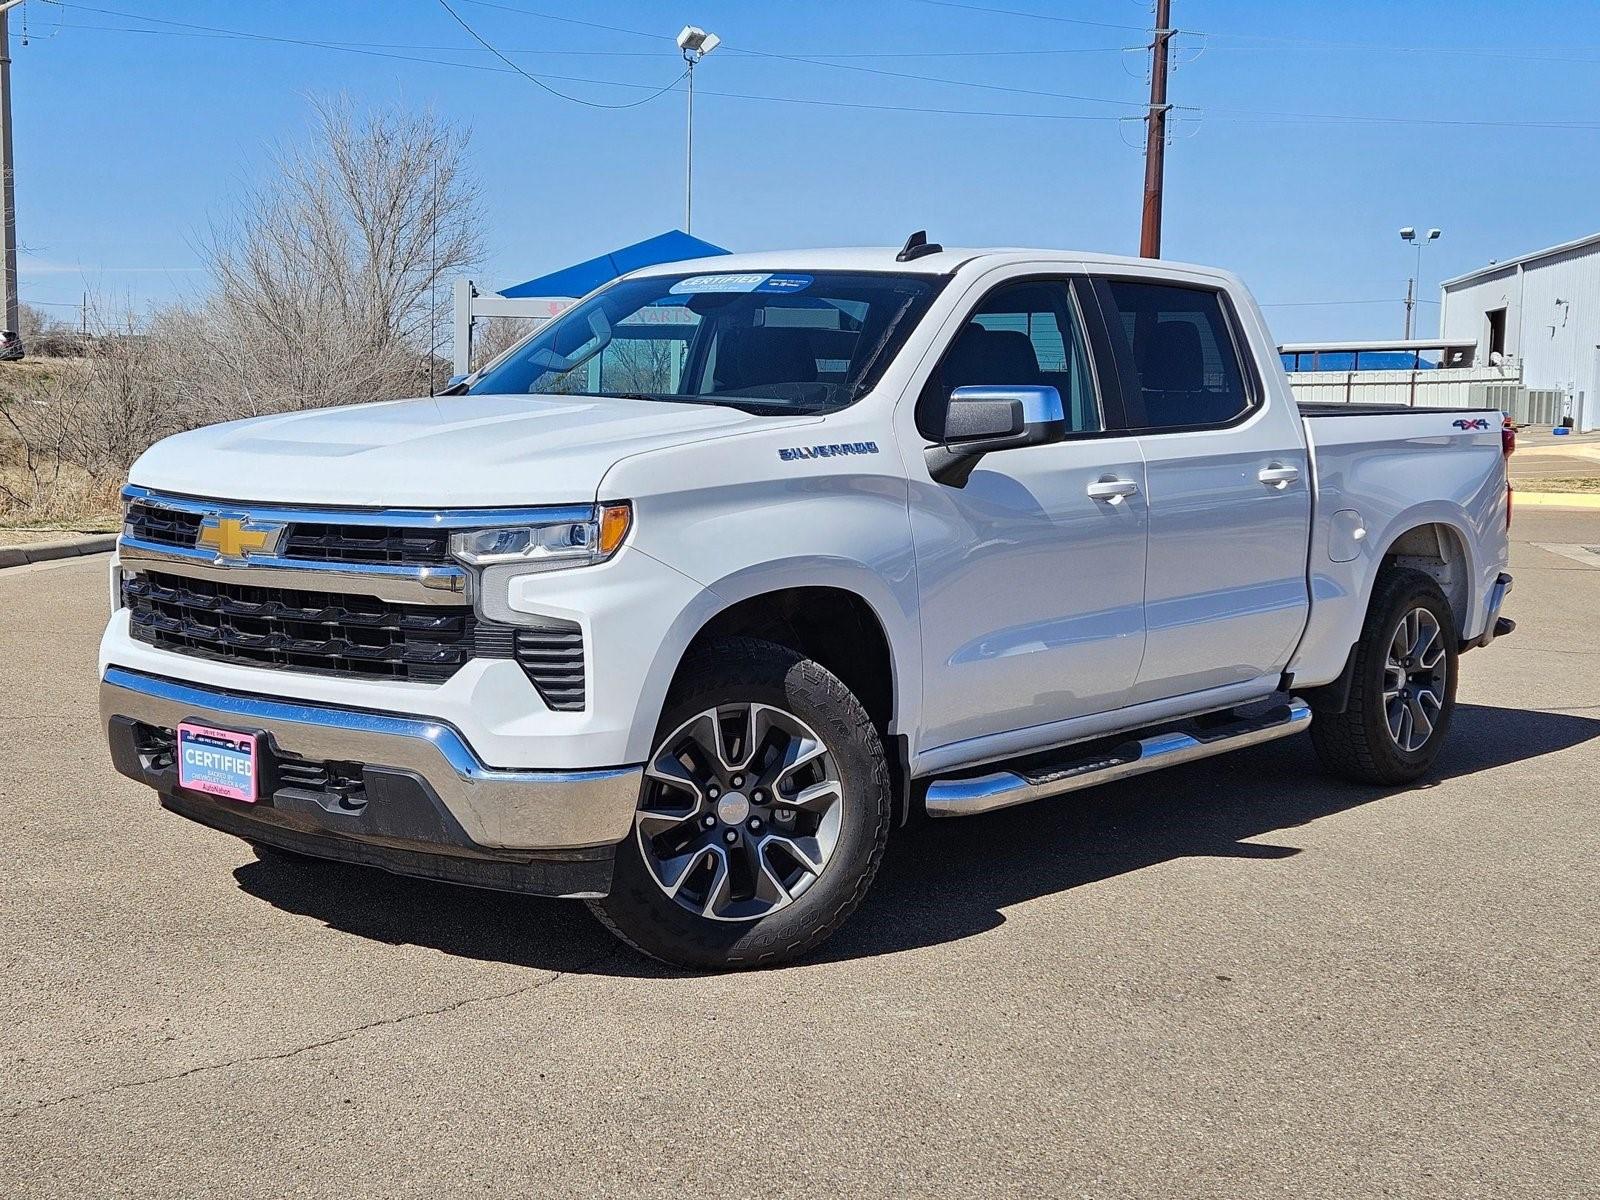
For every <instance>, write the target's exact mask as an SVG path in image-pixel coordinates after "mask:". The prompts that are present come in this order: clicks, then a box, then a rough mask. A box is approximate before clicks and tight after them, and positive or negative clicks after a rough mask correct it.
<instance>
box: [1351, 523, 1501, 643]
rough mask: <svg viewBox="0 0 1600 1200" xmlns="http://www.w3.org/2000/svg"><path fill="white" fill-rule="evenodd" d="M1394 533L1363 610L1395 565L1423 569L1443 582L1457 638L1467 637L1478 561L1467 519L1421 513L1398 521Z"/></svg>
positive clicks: (1385, 545)
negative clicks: (1465, 522)
mask: <svg viewBox="0 0 1600 1200" xmlns="http://www.w3.org/2000/svg"><path fill="white" fill-rule="evenodd" d="M1393 528H1395V529H1397V530H1398V532H1393V533H1392V534H1391V535H1390V536H1389V537H1388V539H1387V541H1386V542H1385V543H1384V549H1383V553H1382V554H1381V555H1380V556H1379V558H1378V564H1377V567H1376V569H1375V570H1374V571H1373V572H1372V578H1371V579H1369V580H1368V581H1367V589H1366V590H1367V595H1366V603H1365V604H1364V605H1363V606H1362V610H1363V612H1364V611H1365V610H1366V609H1367V608H1369V607H1370V606H1371V604H1372V597H1373V594H1374V592H1375V591H1376V589H1377V584H1378V579H1379V578H1380V577H1381V576H1382V574H1383V573H1384V572H1385V571H1386V570H1388V569H1390V568H1392V567H1410V568H1412V569H1414V570H1418V571H1421V572H1422V573H1423V574H1424V575H1427V576H1429V577H1430V578H1431V579H1432V580H1433V581H1434V582H1435V583H1437V584H1438V585H1439V590H1440V591H1442V592H1443V593H1444V597H1445V600H1446V602H1447V603H1448V604H1449V605H1450V615H1451V617H1452V619H1453V620H1454V622H1455V631H1456V636H1457V638H1464V637H1466V636H1467V632H1468V629H1467V627H1468V623H1469V622H1470V620H1471V618H1472V586H1473V580H1474V579H1475V578H1476V577H1477V576H1476V564H1475V563H1474V562H1473V557H1472V540H1471V539H1470V538H1469V537H1468V536H1467V533H1466V530H1465V528H1464V527H1463V522H1462V521H1461V520H1460V519H1459V518H1458V519H1452V518H1451V516H1450V515H1449V514H1440V513H1432V514H1426V515H1424V514H1417V515H1415V516H1414V517H1412V518H1411V519H1404V518H1402V519H1401V520H1399V521H1396V522H1395V525H1394V527H1393Z"/></svg>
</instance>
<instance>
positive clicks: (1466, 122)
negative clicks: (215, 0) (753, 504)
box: [47, 0, 1600, 130]
mask: <svg viewBox="0 0 1600 1200" xmlns="http://www.w3.org/2000/svg"><path fill="white" fill-rule="evenodd" d="M47 2H48V3H51V4H55V5H58V6H60V7H62V8H72V9H77V10H81V11H84V12H93V13H98V14H101V15H103V16H112V17H123V18H130V19H133V20H138V21H149V22H154V23H157V24H161V25H165V26H173V27H177V28H180V29H182V30H185V31H190V32H191V33H193V34H194V35H220V36H227V37H235V38H241V39H246V40H250V41H260V42H270V43H277V44H283V45H292V46H303V47H310V48H313V49H321V50H333V51H337V52H339V53H343V54H359V55H365V56H368V57H375V58H384V59H390V60H393V61H398V62H412V63H423V64H427V65H431V66H439V67H449V68H452V69H455V70H465V71H487V72H492V73H494V74H513V73H514V74H522V75H527V74H529V73H527V72H523V71H522V70H521V69H520V68H518V67H517V66H516V65H515V64H514V63H512V64H509V65H508V66H506V67H495V66H490V65H487V64H483V63H468V62H459V61H455V60H450V59H440V58H427V57H422V56H419V55H411V54H401V53H396V52H394V51H390V50H380V49H371V48H365V47H362V46H360V45H358V44H354V43H351V44H345V43H339V42H327V41H317V40H313V39H309V38H294V37H285V36H283V35H278V34H266V33H255V32H250V31H247V30H237V29H225V28H221V27H219V26H214V25H197V24H194V23H191V22H187V21H174V20H170V19H167V18H162V17H149V16H145V15H144V14H142V13H130V12H124V11H119V10H116V9H108V8H100V7H96V6H92V5H86V4H77V3H74V2H73V0H47ZM465 2H467V3H474V4H480V5H482V6H484V7H489V8H498V9H504V10H506V11H508V12H516V13H521V14H523V15H525V16H535V17H548V18H549V19H551V20H558V21H564V22H567V23H570V24H580V25H595V22H589V21H579V20H577V19H576V18H570V17H554V16H550V15H549V14H545V13H537V12H533V11H532V10H529V9H523V8H514V7H512V6H510V5H505V4H493V3H489V0H465ZM1032 15H1037V14H1032ZM599 27H600V28H604V29H608V30H611V31H614V32H621V33H628V34H634V35H636V36H641V37H651V38H654V37H657V36H662V37H665V35H656V34H646V33H643V32H642V31H639V30H628V29H621V28H620V27H617V26H599ZM140 32H156V31H154V30H150V31H140ZM666 40H668V41H670V40H671V39H670V38H668V39H666ZM733 49H738V48H737V47H734V48H733ZM745 53H753V52H749V51H745ZM779 57H781V56H779ZM540 78H541V79H545V80H553V81H556V82H561V83H582V84H590V85H593V86H596V87H612V88H625V89H630V90H646V91H649V92H651V93H652V95H651V97H647V98H646V99H651V98H654V97H655V96H658V95H660V94H661V93H662V91H663V90H665V91H670V90H672V88H674V87H676V86H677V84H678V82H679V81H680V80H681V76H680V77H679V79H675V80H674V81H673V82H672V83H671V84H668V85H667V87H666V88H665V89H661V88H658V87H657V86H656V85H653V84H640V83H632V82H628V81H625V80H619V79H595V78H590V77H586V76H579V75H557V74H552V73H549V72H541V73H540ZM927 78H928V79H929V81H930V82H938V81H940V77H933V76H930V77H927ZM945 82H949V81H945ZM701 94H702V95H705V96H715V97H717V98H719V99H728V100H748V101H754V102H757V103H765V104H790V105H794V104H801V105H811V106H815V107H823V108H845V109H855V110H860V111H878V112H899V113H927V114H930V115H936V116H962V117H992V118H998V119H1002V120H1047V121H1057V120H1079V121H1118V120H1123V119H1125V118H1121V117H1117V116H1110V115H1100V114H1089V113H1050V112H1013V111H1006V110H997V109H967V108H951V107H945V106H938V105H915V104H875V103H870V102H866V101H843V100H824V99H818V98H814V97H801V96H767V95H760V94H755V93H749V92H732V91H712V90H702V91H701ZM1102 99H1105V98H1102ZM1110 102H1112V103H1119V104H1120V103H1123V102H1122V101H1110ZM598 107H611V106H608V105H599V106H598ZM1189 111H1194V112H1199V111H1200V110H1198V109H1193V110H1189ZM1205 111H1206V112H1207V114H1208V115H1209V114H1220V115H1216V116H1215V117H1214V118H1212V119H1216V120H1221V121H1228V122H1233V123H1240V124H1250V123H1258V122H1259V123H1272V124H1283V123H1296V122H1301V123H1307V124H1333V123H1341V122H1346V123H1354V124H1372V123H1379V124H1391V125H1420V126H1444V127H1463V128H1473V127H1482V128H1497V129H1555V130H1589V129H1600V122H1593V121H1590V122H1585V121H1490V120H1472V119H1467V118H1455V119H1451V118H1432V117H1407V116H1403V115H1393V114H1380V115H1361V114H1350V113H1305V112H1275V111H1270V110H1257V109H1244V108H1208V109H1207V110H1205Z"/></svg>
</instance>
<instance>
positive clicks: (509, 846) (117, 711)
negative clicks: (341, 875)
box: [100, 666, 643, 850]
mask: <svg viewBox="0 0 1600 1200" xmlns="http://www.w3.org/2000/svg"><path fill="white" fill-rule="evenodd" d="M117 717H123V718H127V719H129V720H132V721H136V722H138V723H140V724H142V725H148V726H152V727H154V728H156V729H163V730H171V729H173V728H175V727H176V726H177V725H178V724H179V722H181V721H185V720H194V721H199V722H203V723H205V724H211V725H218V726H221V727H224V728H233V729H239V730H241V731H247V732H255V731H261V732H264V733H266V734H267V735H269V737H270V741H271V745H272V747H273V748H274V749H275V750H276V751H277V752H278V753H281V754H283V755H286V756H289V757H292V758H302V759H307V760H310V761H312V762H339V763H360V764H363V765H366V766H374V767H382V768H387V769H390V770H392V771H396V772H409V773H413V774H415V775H416V776H418V777H420V778H421V779H422V780H423V781H425V782H426V784H427V785H428V787H429V788H430V789H431V790H432V792H433V794H434V795H435V796H436V797H437V798H438V800H439V802H440V804H442V805H443V807H444V808H445V809H446V810H447V811H448V813H449V814H450V816H451V817H453V818H454V820H455V822H456V823H457V824H459V826H460V828H461V830H462V831H463V832H464V833H465V835H466V837H467V838H469V839H470V840H471V842H472V843H473V845H474V846H476V847H482V848H485V849H491V850H524V849H526V850H567V849H577V848H581V847H589V846H606V845H611V844H614V843H616V842H619V841H621V840H622V839H623V838H624V837H626V836H627V834H628V832H629V830H630V829H631V828H632V825H633V814H634V811H635V809H636V807H637V805H638V799H639V786H640V781H641V778H642V775H643V768H641V767H638V766H623V767H605V768H600V769H596V770H584V771H536V770H528V771H507V770H498V769H495V768H491V767H487V766H485V765H484V764H483V762H482V761H481V760H480V759H479V758H478V756H477V755H476V754H474V753H473V751H472V748H471V747H470V746H469V745H467V743H466V741H465V739H463V738H462V736H461V734H460V733H458V732H457V731H456V730H455V729H453V728H452V727H451V726H449V725H447V724H445V723H443V722H438V721H429V720H424V719H420V718H416V717H399V716H390V715H387V714H384V713H376V712H363V711H360V710H355V709H344V708H333V707H326V706H322V705H314V704H300V703H296V702H294V701H291V700H280V699H274V698H272V697H267V696H251V695H242V694H239V693H236V692H224V691H218V690H215V689H212V688H204V687H196V686H193V685H191V684H186V683H179V682H177V681H175V680H171V679H163V678H160V677H158V676H154V675H146V674H143V673H141V672H137V671H129V670H125V669H123V668H121V667H114V666H113V667H108V668H107V669H106V673H105V678H104V679H103V680H102V681H101V684H100V724H101V728H102V730H103V731H104V730H107V729H109V728H110V725H111V722H112V721H113V720H114V719H115V718H117ZM237 807H239V808H247V807H248V806H242V805H241V806H237ZM337 820H338V818H337V817H334V818H333V820H332V822H331V823H333V824H334V827H335V832H336V831H337V825H336V822H337Z"/></svg>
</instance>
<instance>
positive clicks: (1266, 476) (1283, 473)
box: [1256, 463, 1300, 492]
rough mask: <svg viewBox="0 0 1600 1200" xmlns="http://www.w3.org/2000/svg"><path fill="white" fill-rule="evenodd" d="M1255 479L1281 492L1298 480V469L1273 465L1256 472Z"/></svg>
mask: <svg viewBox="0 0 1600 1200" xmlns="http://www.w3.org/2000/svg"><path fill="white" fill-rule="evenodd" d="M1256 478H1257V479H1259V480H1260V481H1261V482H1262V483H1264V484H1266V485H1267V486H1268V487H1270V488H1276V489H1277V490H1278V491H1280V492H1281V491H1283V489H1284V488H1286V487H1288V486H1289V485H1290V484H1291V483H1293V482H1294V481H1295V480H1297V479H1299V478H1300V468H1299V467H1285V466H1282V465H1280V464H1278V463H1273V464H1272V465H1271V466H1270V467H1262V468H1261V470H1259V471H1257V472H1256Z"/></svg>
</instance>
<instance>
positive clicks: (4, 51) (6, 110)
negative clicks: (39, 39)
mask: <svg viewBox="0 0 1600 1200" xmlns="http://www.w3.org/2000/svg"><path fill="white" fill-rule="evenodd" d="M21 3H22V0H5V2H4V3H0V176H3V186H0V204H3V205H4V207H5V214H4V218H3V220H0V230H3V232H0V238H4V241H5V244H4V247H3V250H4V255H5V291H6V314H5V321H6V324H5V327H6V329H7V330H8V331H10V332H11V333H12V334H13V335H18V336H20V331H19V330H18V329H17V326H18V324H19V319H18V316H17V188H16V171H15V169H14V167H13V165H12V161H11V17H10V14H11V10H12V9H13V8H15V7H16V6H17V5H19V4H21Z"/></svg>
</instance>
